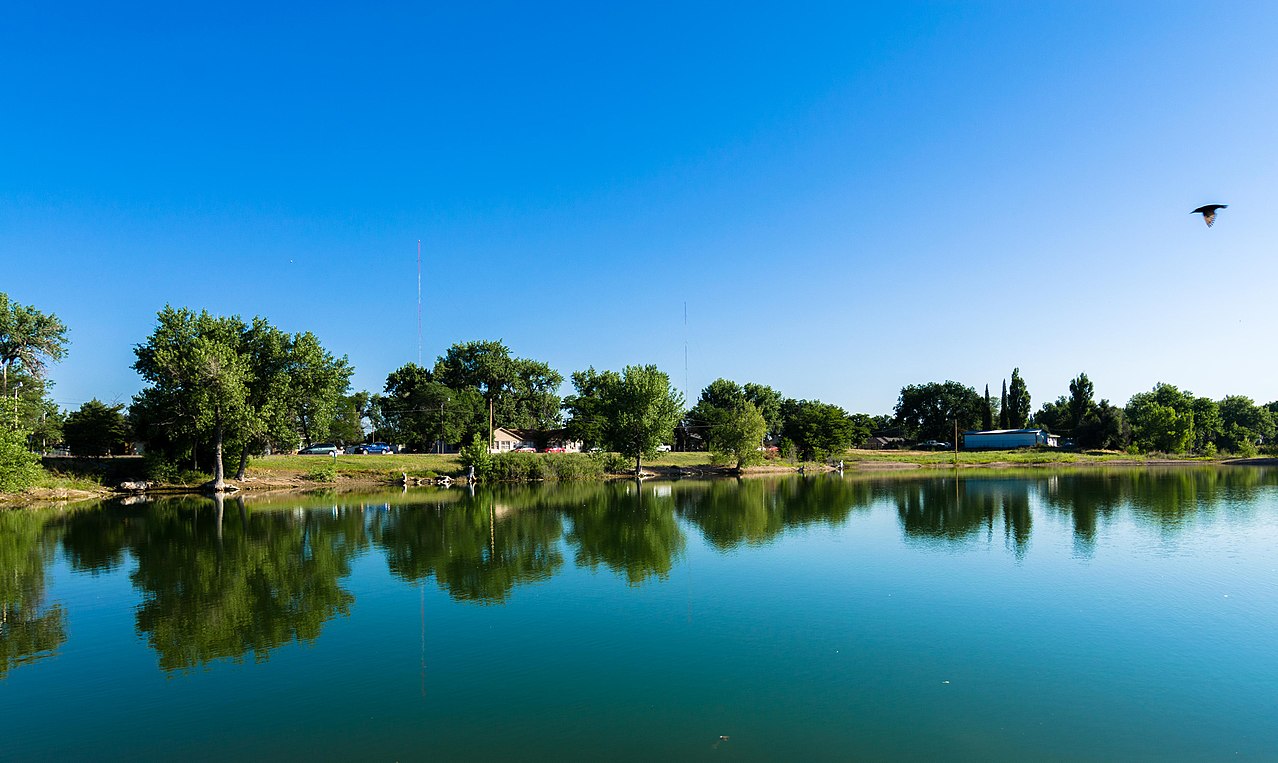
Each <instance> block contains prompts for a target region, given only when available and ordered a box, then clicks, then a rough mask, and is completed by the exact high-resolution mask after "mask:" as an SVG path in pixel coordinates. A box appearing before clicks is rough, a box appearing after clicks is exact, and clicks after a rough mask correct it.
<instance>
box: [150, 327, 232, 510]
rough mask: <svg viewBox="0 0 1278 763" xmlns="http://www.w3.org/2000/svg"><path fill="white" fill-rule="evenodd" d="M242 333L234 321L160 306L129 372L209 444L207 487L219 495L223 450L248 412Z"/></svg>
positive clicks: (170, 412)
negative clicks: (210, 461) (210, 481)
mask: <svg viewBox="0 0 1278 763" xmlns="http://www.w3.org/2000/svg"><path fill="white" fill-rule="evenodd" d="M245 329H246V327H245V325H244V322H243V321H242V320H240V319H239V318H238V317H214V316H212V315H209V314H208V313H207V312H204V311H201V312H200V313H198V314H197V313H195V312H193V311H191V310H188V309H186V308H183V309H180V310H174V309H173V308H172V307H165V308H164V309H163V310H161V311H160V313H159V316H158V320H157V325H156V328H155V331H154V332H153V333H152V334H151V336H150V337H149V338H148V339H147V341H146V343H145V344H142V345H139V346H137V347H136V348H134V354H135V355H136V356H137V362H135V363H134V364H133V368H134V370H136V371H137V372H138V374H139V375H141V376H142V378H143V379H145V380H146V381H147V382H149V383H150V384H151V385H152V388H153V389H155V390H157V394H156V395H155V396H154V398H153V399H155V400H162V401H163V403H164V404H167V406H168V407H169V410H168V411H166V413H168V414H170V415H171V416H173V418H174V420H177V419H182V420H183V421H182V425H183V426H184V428H186V429H187V430H188V431H192V432H195V433H198V434H199V435H200V436H201V439H205V440H207V441H208V442H210V443H211V444H212V446H213V484H212V488H213V490H215V491H219V492H220V491H222V490H225V489H226V481H225V471H224V469H223V465H222V455H223V450H224V446H225V444H226V441H227V439H228V438H229V437H232V436H235V435H237V434H242V432H243V430H244V429H245V428H246V427H245V425H246V421H247V414H248V410H249V409H248V404H249V381H250V373H251V370H250V368H249V363H248V359H247V357H245V355H243V354H241V352H240V342H241V339H242V336H243V334H244V332H245Z"/></svg>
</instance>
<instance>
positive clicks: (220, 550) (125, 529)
mask: <svg viewBox="0 0 1278 763" xmlns="http://www.w3.org/2000/svg"><path fill="white" fill-rule="evenodd" d="M231 503H232V507H233V510H232V511H227V510H226V509H227V508H228V507H227V506H226V501H224V499H223V498H222V496H217V497H215V498H213V499H209V498H195V497H187V498H177V499H170V500H164V501H159V502H157V503H155V504H151V505H149V506H147V507H145V508H137V507H130V508H128V509H123V510H116V511H104V512H95V513H93V514H82V515H76V516H75V517H73V518H72V521H70V522H69V523H68V528H67V532H66V534H65V535H64V536H63V544H64V547H65V549H66V554H67V557H68V558H69V559H70V560H72V562H73V564H75V565H77V566H79V568H81V569H86V570H90V571H98V570H102V569H107V568H110V567H113V566H115V565H118V564H119V560H120V555H121V551H120V549H121V547H122V548H127V549H128V551H129V552H130V553H131V554H132V556H133V558H134V559H135V560H136V561H137V568H136V569H135V570H134V572H133V573H132V575H131V580H132V582H133V584H134V586H135V587H136V588H137V589H138V591H139V592H140V593H141V595H142V603H141V604H140V605H139V607H138V610H137V614H136V617H135V620H136V627H137V631H138V634H139V635H140V636H143V637H145V638H146V640H147V643H148V644H150V645H151V647H152V648H153V649H154V650H155V651H156V653H157V654H158V655H159V662H160V667H161V668H163V669H164V670H189V669H192V668H194V667H197V666H200V665H203V664H205V663H208V662H210V661H213V660H218V659H232V660H241V659H243V658H244V657H245V656H246V655H248V654H249V653H252V654H253V656H254V658H255V659H256V660H265V659H267V658H268V657H269V655H270V652H271V650H272V649H275V648H277V647H279V646H282V645H284V644H288V643H292V642H310V641H313V640H315V639H316V638H318V637H319V634H320V631H321V629H322V628H323V625H324V623H325V622H327V621H328V620H330V619H332V618H333V617H336V616H338V615H341V616H346V615H348V614H349V613H350V607H351V603H352V602H353V601H354V597H353V596H352V595H351V594H350V593H348V592H347V591H345V590H344V589H343V588H342V587H341V586H340V585H339V584H338V581H339V580H340V579H341V578H343V577H346V576H347V575H349V574H350V560H351V558H352V557H353V556H354V554H355V553H356V552H357V551H358V550H359V549H360V548H361V547H362V546H364V545H366V537H365V533H364V527H363V520H362V517H361V516H360V515H359V513H358V512H354V511H339V510H337V508H336V507H335V508H334V510H333V511H330V512H323V511H303V510H301V509H297V510H267V511H253V512H251V511H249V510H248V509H247V508H246V507H245V505H244V503H243V501H242V499H240V500H233V501H232V502H231ZM121 528H122V529H121ZM117 544H120V545H118V546H117Z"/></svg>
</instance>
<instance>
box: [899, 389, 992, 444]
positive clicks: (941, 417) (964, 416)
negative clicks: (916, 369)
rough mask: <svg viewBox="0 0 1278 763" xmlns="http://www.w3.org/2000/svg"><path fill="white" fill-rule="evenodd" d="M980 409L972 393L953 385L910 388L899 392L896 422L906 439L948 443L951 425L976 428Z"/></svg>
mask: <svg viewBox="0 0 1278 763" xmlns="http://www.w3.org/2000/svg"><path fill="white" fill-rule="evenodd" d="M1009 405H1010V403H1009ZM984 407H985V403H984V401H983V400H982V399H981V396H980V394H979V393H977V391H976V390H974V389H972V388H971V387H967V386H964V385H962V384H959V383H958V382H955V381H946V382H943V383H938V382H928V383H927V384H917V385H916V384H911V385H909V386H906V387H902V388H901V395H900V397H899V398H898V399H897V402H896V422H897V425H898V426H900V427H901V430H902V432H903V433H904V435H905V437H906V438H908V439H912V440H929V439H930V440H949V439H950V438H952V437H953V436H954V422H955V421H958V426H959V429H975V428H976V427H977V426H979V425H980V423H981V413H982V409H983V408H984ZM1000 420H1001V416H1000Z"/></svg>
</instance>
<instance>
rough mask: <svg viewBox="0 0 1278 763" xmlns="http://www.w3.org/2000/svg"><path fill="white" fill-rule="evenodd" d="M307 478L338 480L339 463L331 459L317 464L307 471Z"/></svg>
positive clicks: (319, 480)
mask: <svg viewBox="0 0 1278 763" xmlns="http://www.w3.org/2000/svg"><path fill="white" fill-rule="evenodd" d="M306 478H307V479H308V480H313V481H315V482H337V464H335V463H333V462H331V461H330V462H328V463H326V464H324V465H323V466H317V467H315V468H314V469H312V470H310V471H309V472H307V473H306Z"/></svg>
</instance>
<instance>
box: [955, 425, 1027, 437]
mask: <svg viewBox="0 0 1278 763" xmlns="http://www.w3.org/2000/svg"><path fill="white" fill-rule="evenodd" d="M1042 431H1044V430H1042V429H1039V428H1037V427H1034V428H1031V429H986V430H983V431H982V430H977V429H973V430H970V431H967V432H964V433H963V434H965V435H969V434H1037V433H1038V432H1042Z"/></svg>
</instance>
